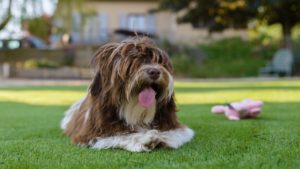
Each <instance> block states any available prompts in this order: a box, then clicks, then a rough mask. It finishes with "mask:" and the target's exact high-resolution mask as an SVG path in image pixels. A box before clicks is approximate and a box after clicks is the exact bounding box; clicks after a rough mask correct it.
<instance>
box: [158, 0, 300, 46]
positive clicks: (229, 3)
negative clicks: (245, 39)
mask: <svg viewBox="0 0 300 169" xmlns="http://www.w3.org/2000/svg"><path fill="white" fill-rule="evenodd" d="M160 9H162V10H163V9H167V10H172V11H175V12H178V11H183V13H184V14H183V15H180V16H179V17H178V22H188V23H191V24H192V25H193V26H194V27H196V28H197V27H208V29H209V30H210V31H221V30H223V29H225V28H228V27H231V28H246V27H247V24H248V23H249V21H251V20H253V19H260V20H263V21H265V22H266V23H267V24H270V25H271V24H274V23H279V24H280V25H281V26H282V34H283V37H284V41H283V42H284V46H285V47H288V48H291V31H292V29H293V27H294V26H295V25H296V24H297V23H299V22H300V12H297V11H300V1H299V0H209V1H207V0H184V1H183V0H160Z"/></svg>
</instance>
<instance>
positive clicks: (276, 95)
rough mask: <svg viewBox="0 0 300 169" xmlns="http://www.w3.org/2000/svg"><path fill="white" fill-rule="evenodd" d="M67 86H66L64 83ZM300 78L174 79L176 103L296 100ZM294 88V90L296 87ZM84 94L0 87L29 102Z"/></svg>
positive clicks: (4, 95) (5, 95)
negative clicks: (222, 80) (190, 80)
mask: <svg viewBox="0 0 300 169" xmlns="http://www.w3.org/2000/svg"><path fill="white" fill-rule="evenodd" d="M65 88H66V89H67V88H68V87H65ZM299 88H300V82H297V81H274V82H196V83H195V82H176V83H175V91H176V100H177V103H179V104H213V103H224V102H231V101H238V100H241V99H244V98H253V99H260V100H263V101H265V102H278V103H280V102H298V101H299V100H300V90H298V89H299ZM295 89H296V90H295ZM84 96H85V90H82V91H81V90H80V91H78V90H74V91H72V90H47V89H46V88H45V90H34V89H28V90H12V89H9V90H5V89H2V90H0V101H13V102H20V103H27V104H32V105H64V106H67V105H70V104H71V103H72V102H74V101H76V100H77V99H79V98H81V97H84Z"/></svg>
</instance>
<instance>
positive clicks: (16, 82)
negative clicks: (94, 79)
mask: <svg viewBox="0 0 300 169" xmlns="http://www.w3.org/2000/svg"><path fill="white" fill-rule="evenodd" d="M175 80H176V81H181V82H241V81H245V82H247V81H249V82H250V81H277V80H296V81H300V77H296V78H218V79H192V78H190V79H188V78H177V79H175ZM90 82H91V80H69V79H68V80H64V79H5V78H0V87H7V86H48V85H50V86H51V85H53V86H55V85H67V86H68V85H70V86H74V85H75V86H76V85H88V84H89V83H90Z"/></svg>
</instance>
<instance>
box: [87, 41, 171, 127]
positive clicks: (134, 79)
mask: <svg viewBox="0 0 300 169" xmlns="http://www.w3.org/2000/svg"><path fill="white" fill-rule="evenodd" d="M92 64H93V65H94V67H95V70H96V74H95V77H94V79H93V82H92V84H91V86H90V94H91V96H92V97H94V98H102V99H105V102H107V103H106V104H111V105H114V106H115V107H116V108H117V109H119V111H121V116H135V117H136V116H141V118H142V116H143V117H144V118H145V119H146V120H144V121H143V120H142V121H143V122H145V123H149V122H150V121H151V119H153V116H154V113H155V112H153V111H155V105H156V104H163V103H166V102H167V101H168V100H169V99H171V97H172V95H173V78H172V65H171V62H170V59H169V57H168V55H167V53H166V52H164V51H163V50H161V49H159V48H158V47H157V46H155V44H154V43H153V42H152V41H151V40H150V39H149V38H147V37H137V38H132V39H128V40H126V41H123V42H121V43H108V44H106V45H104V46H102V47H101V48H100V49H99V50H98V51H97V52H96V54H95V57H94V59H93V61H92ZM103 101H104V100H103ZM127 109H128V110H127ZM148 109H152V111H151V110H148ZM127 111H129V112H128V113H125V115H124V113H123V112H127ZM132 112H135V113H132ZM149 112H152V113H149ZM143 113H144V114H143ZM122 114H123V115H122ZM149 114H151V117H148V120H147V115H149ZM124 118H125V119H129V118H130V117H124ZM138 121H139V120H138V119H136V120H133V121H131V122H130V120H129V121H127V122H129V123H138Z"/></svg>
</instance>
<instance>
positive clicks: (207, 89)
mask: <svg viewBox="0 0 300 169" xmlns="http://www.w3.org/2000/svg"><path fill="white" fill-rule="evenodd" d="M238 90H253V91H261V90H264V91H268V90H298V91H300V86H284V87H280V86H233V87H189V88H187V87H175V91H176V93H194V92H215V91H238Z"/></svg>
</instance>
